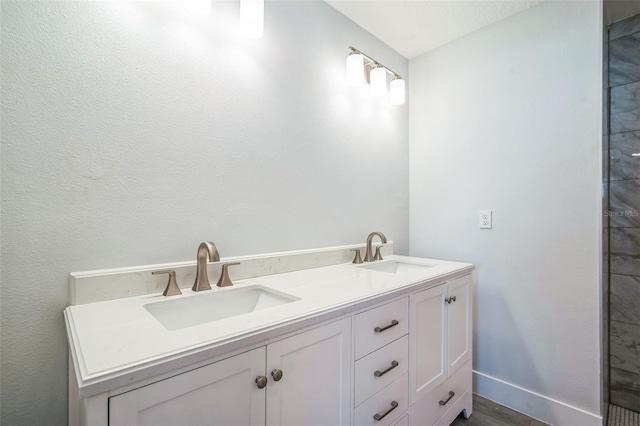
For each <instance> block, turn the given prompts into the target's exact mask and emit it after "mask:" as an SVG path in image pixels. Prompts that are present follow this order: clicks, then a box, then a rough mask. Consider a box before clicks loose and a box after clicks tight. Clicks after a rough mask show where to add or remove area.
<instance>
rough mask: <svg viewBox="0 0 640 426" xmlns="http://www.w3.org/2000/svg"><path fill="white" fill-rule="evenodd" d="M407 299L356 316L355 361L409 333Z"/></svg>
mask: <svg viewBox="0 0 640 426" xmlns="http://www.w3.org/2000/svg"><path fill="white" fill-rule="evenodd" d="M408 303H409V302H408V298H406V297H405V298H404V299H400V300H397V301H395V302H391V303H387V304H386V305H382V306H378V307H377V308H374V309H371V310H369V311H366V312H363V313H361V314H358V315H356V319H355V334H356V349H355V354H356V359H360V358H362V357H363V356H365V355H367V354H369V353H371V352H373V351H375V350H376V349H378V348H381V347H383V346H384V345H386V344H388V343H391V342H393V341H394V340H396V339H397V338H399V337H401V336H404V335H405V334H407V332H408V331H409V327H408V325H409V321H408V318H409V307H408Z"/></svg>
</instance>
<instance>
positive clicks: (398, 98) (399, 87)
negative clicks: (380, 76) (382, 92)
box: [389, 76, 405, 105]
mask: <svg viewBox="0 0 640 426" xmlns="http://www.w3.org/2000/svg"><path fill="white" fill-rule="evenodd" d="M404 101H405V89H404V80H403V79H401V78H400V77H398V76H396V78H394V79H393V80H391V83H390V84H389V103H391V105H402V104H404Z"/></svg>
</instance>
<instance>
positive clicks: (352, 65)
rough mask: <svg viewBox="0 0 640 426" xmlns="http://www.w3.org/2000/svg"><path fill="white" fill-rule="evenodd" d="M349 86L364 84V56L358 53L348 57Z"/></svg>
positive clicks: (350, 54) (352, 53)
mask: <svg viewBox="0 0 640 426" xmlns="http://www.w3.org/2000/svg"><path fill="white" fill-rule="evenodd" d="M347 84H348V85H349V86H360V85H361V84H364V56H362V55H361V54H360V53H358V52H351V53H349V56H347Z"/></svg>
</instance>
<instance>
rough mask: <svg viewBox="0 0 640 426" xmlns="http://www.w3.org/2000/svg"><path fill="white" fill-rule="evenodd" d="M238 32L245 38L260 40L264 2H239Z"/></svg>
mask: <svg viewBox="0 0 640 426" xmlns="http://www.w3.org/2000/svg"><path fill="white" fill-rule="evenodd" d="M240 32H241V33H242V34H243V35H244V36H245V37H247V38H254V39H257V38H262V35H263V33H264V0H240Z"/></svg>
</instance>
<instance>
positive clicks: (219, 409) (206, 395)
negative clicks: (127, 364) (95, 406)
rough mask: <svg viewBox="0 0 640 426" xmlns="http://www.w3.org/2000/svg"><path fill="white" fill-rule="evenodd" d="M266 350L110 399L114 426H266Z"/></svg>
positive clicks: (110, 420) (224, 361) (111, 419)
mask: <svg viewBox="0 0 640 426" xmlns="http://www.w3.org/2000/svg"><path fill="white" fill-rule="evenodd" d="M265 353H266V349H265V348H264V347H262V348H258V349H255V350H253V351H250V352H246V353H243V354H240V355H236V356H234V357H231V358H227V359H225V360H222V361H219V362H216V363H214V364H210V365H207V366H205V367H201V368H198V369H195V370H192V371H189V372H187V373H184V374H180V375H178V376H175V377H172V378H170V379H166V380H162V381H160V382H157V383H153V384H151V385H148V386H144V387H141V388H139V389H136V390H133V391H131V392H127V393H124V394H122V395H118V396H115V397H112V398H110V399H109V425H110V426H124V425H127V426H131V425H149V426H164V425H166V426H169V425H171V426H175V425H217V426H219V425H225V426H233V425H237V426H247V425H252V426H253V425H256V426H257V425H264V423H265V389H258V387H257V386H256V383H255V380H256V377H257V376H263V375H265Z"/></svg>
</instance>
